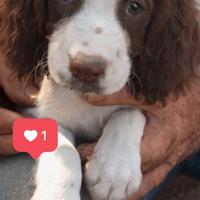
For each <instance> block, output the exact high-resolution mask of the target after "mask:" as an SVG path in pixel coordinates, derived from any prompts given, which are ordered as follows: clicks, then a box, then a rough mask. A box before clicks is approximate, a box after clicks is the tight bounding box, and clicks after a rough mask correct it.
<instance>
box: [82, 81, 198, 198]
mask: <svg viewBox="0 0 200 200" xmlns="http://www.w3.org/2000/svg"><path fill="white" fill-rule="evenodd" d="M88 100H89V102H90V103H91V104H93V105H98V106H100V105H113V104H129V105H133V106H134V105H137V106H140V107H141V108H142V109H144V110H145V113H146V116H147V119H148V122H147V125H146V128H145V133H144V137H143V140H142V145H141V157H142V171H143V174H144V177H143V182H142V185H141V187H140V189H139V191H138V192H137V193H136V194H135V195H134V197H133V198H132V199H131V200H138V199H140V198H141V197H143V196H144V195H145V194H146V193H148V192H149V191H150V190H151V189H153V188H154V187H156V186H158V185H159V184H160V183H161V182H162V181H163V180H164V179H165V177H166V175H167V174H168V173H169V172H170V170H171V169H172V168H173V167H174V166H175V165H176V164H178V163H179V162H181V161H182V160H184V159H186V158H187V157H188V156H190V155H192V154H193V153H195V152H197V151H198V150H199V149H200V81H199V82H198V84H197V85H195V86H193V87H192V88H191V89H190V91H188V92H187V95H185V96H184V97H180V98H179V99H178V100H177V101H169V102H168V105H167V106H166V107H164V108H162V107H161V106H160V104H157V105H152V106H147V105H145V104H143V103H142V102H139V103H137V101H135V100H133V97H132V95H131V94H130V93H129V92H124V91H123V92H120V93H117V94H115V95H113V96H111V97H97V98H89V99H88ZM93 146H94V145H91V146H90V145H84V146H81V147H80V148H79V150H80V154H81V156H82V158H83V160H87V159H88V158H89V156H90V154H91V153H92V149H93Z"/></svg>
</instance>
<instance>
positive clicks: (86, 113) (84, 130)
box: [38, 79, 122, 139]
mask: <svg viewBox="0 0 200 200" xmlns="http://www.w3.org/2000/svg"><path fill="white" fill-rule="evenodd" d="M121 107H122V106H121ZM119 108H120V106H107V107H94V106H91V105H89V104H88V103H87V102H86V100H84V99H83V97H81V96H79V95H78V94H77V93H75V92H74V91H73V90H70V89H68V88H65V87H62V86H59V85H57V84H56V83H55V82H53V81H52V80H48V79H45V80H44V81H43V84H42V89H41V92H40V95H39V98H38V116H39V117H50V118H53V119H55V120H56V121H57V122H58V123H59V124H61V125H62V126H63V127H64V128H68V129H70V130H71V131H72V132H73V133H74V134H76V135H78V136H84V137H86V138H88V139H97V138H98V137H99V135H100V134H101V131H102V128H103V126H104V125H105V123H106V121H107V119H108V118H109V116H110V114H111V113H113V112H114V111H116V110H118V109H119Z"/></svg>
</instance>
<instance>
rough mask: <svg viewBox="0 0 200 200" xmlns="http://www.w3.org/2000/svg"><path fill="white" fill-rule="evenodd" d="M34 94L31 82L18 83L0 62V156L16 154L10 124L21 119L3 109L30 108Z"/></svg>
mask: <svg viewBox="0 0 200 200" xmlns="http://www.w3.org/2000/svg"><path fill="white" fill-rule="evenodd" d="M23 80H24V81H23ZM25 84H26V85H25ZM36 93H37V87H36V86H35V85H34V84H32V82H30V81H28V79H27V81H26V79H22V80H21V81H20V80H19V79H18V77H17V76H15V75H14V74H13V72H12V71H11V70H10V69H9V68H7V67H5V66H4V64H3V61H2V60H0V155H8V154H14V153H16V152H15V151H14V149H13V146H12V124H13V123H14V121H15V120H16V119H17V118H22V116H21V115H20V114H19V113H16V112H14V111H11V110H9V109H5V108H3V107H6V108H9V107H10V105H11V104H12V103H14V104H16V105H21V106H31V105H33V103H34V100H35V98H36Z"/></svg>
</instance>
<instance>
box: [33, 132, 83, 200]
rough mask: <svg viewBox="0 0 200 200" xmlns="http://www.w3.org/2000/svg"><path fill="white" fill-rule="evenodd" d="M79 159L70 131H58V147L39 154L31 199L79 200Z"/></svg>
mask: <svg viewBox="0 0 200 200" xmlns="http://www.w3.org/2000/svg"><path fill="white" fill-rule="evenodd" d="M81 182H82V172H81V161H80V157H79V154H78V152H77V151H76V149H75V147H74V145H73V137H72V134H71V132H70V131H64V130H63V129H62V131H59V136H58V148H57V150H56V151H54V152H52V153H44V154H42V155H41V157H40V159H39V162H38V166H37V171H36V191H35V193H34V195H33V197H32V200H80V188H81Z"/></svg>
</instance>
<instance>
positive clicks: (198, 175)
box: [143, 151, 200, 200]
mask: <svg viewBox="0 0 200 200" xmlns="http://www.w3.org/2000/svg"><path fill="white" fill-rule="evenodd" d="M179 172H183V173H186V174H188V175H189V176H191V177H193V178H194V179H199V180H200V151H199V153H197V154H196V155H194V156H192V157H191V158H189V159H187V160H185V161H184V162H182V163H180V164H178V165H177V166H176V167H175V168H174V169H173V170H172V171H171V172H170V173H169V174H168V176H167V177H166V179H165V180H164V181H163V183H161V184H160V185H159V186H158V187H156V188H154V189H153V190H152V191H151V192H149V193H148V194H147V196H146V197H145V198H144V199H143V200H153V199H154V197H155V196H156V195H157V194H158V193H159V192H160V191H161V190H162V189H163V188H164V187H165V186H166V185H167V184H169V183H170V181H171V180H172V179H173V178H174V177H175V176H176V174H177V173H179Z"/></svg>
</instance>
